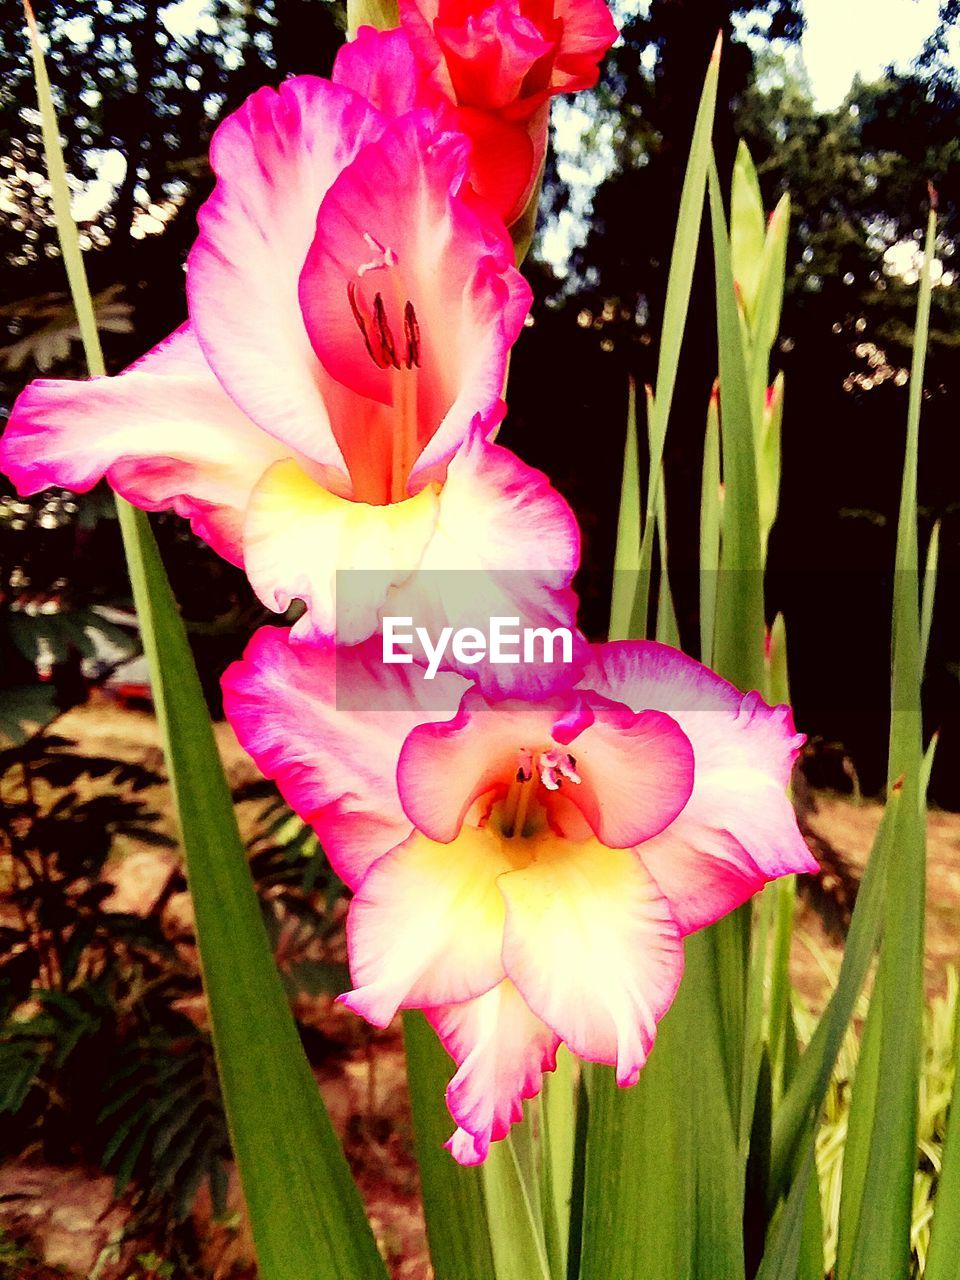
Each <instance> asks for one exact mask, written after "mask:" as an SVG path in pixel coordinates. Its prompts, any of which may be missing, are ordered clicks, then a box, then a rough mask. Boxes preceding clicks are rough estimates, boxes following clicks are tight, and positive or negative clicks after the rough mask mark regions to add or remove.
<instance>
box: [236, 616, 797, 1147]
mask: <svg viewBox="0 0 960 1280" xmlns="http://www.w3.org/2000/svg"><path fill="white" fill-rule="evenodd" d="M368 647H369V646H368ZM394 671H395V669H394V668H390V669H389V670H388V669H387V668H385V667H383V666H380V665H378V663H377V661H376V659H375V657H373V656H372V655H371V654H370V653H369V652H366V651H365V650H364V649H362V648H361V649H359V650H353V651H350V652H344V651H339V652H335V651H333V650H332V649H330V650H327V651H320V650H305V649H303V647H298V646H291V645H290V644H289V643H288V641H287V639H286V638H285V636H284V635H283V634H282V633H280V632H278V631H276V630H267V631H261V632H260V633H258V634H257V635H256V636H255V637H254V639H253V641H252V642H251V645H250V647H249V649H248V651H247V653H246V655H245V657H244V659H243V661H241V662H240V663H237V664H235V665H234V666H233V667H232V668H231V669H230V670H229V671H228V672H227V675H226V677H225V679H224V690H225V705H226V708H227V714H228V716H229V719H230V722H231V723H232V725H233V727H234V729H235V730H236V732H237V734H238V736H239V738H240V741H241V742H242V743H243V744H244V746H245V747H246V748H247V750H248V751H249V752H250V753H251V755H252V756H253V757H254V759H255V760H256V761H257V763H258V765H259V766H260V768H261V769H262V770H263V771H264V773H265V774H266V775H267V776H268V777H270V778H273V779H276V781H277V783H278V785H279V787H280V789H281V791H282V792H283V794H284V795H285V796H286V798H287V800H288V801H289V802H290V803H291V804H292V805H293V806H294V808H295V809H296V810H297V811H298V812H299V813H300V814H301V815H302V816H303V817H304V818H305V819H306V820H307V821H309V822H312V823H313V824H314V826H315V827H316V829H317V831H318V832H319V834H320V837H321V840H322V841H323V845H324V848H325V849H326V850H327V852H328V854H329V856H330V860H331V862H332V864H333V866H334V868H335V869H336V870H337V871H338V873H339V874H340V875H341V876H342V877H343V879H344V880H345V881H346V883H347V884H348V885H349V886H350V888H351V889H352V890H353V892H354V897H353V900H352V902H351V905H350V911H349V917H348V926H347V934H348V943H349V950H350V965H351V973H352V977H353V981H354V983H355V987H354V990H352V991H351V992H350V993H349V994H348V995H346V996H344V997H342V999H343V1001H344V1003H345V1004H347V1005H348V1006H349V1007H350V1008H351V1009H354V1010H355V1011H356V1012H358V1013H361V1014H362V1015H363V1016H364V1017H366V1018H367V1019H368V1020H369V1021H371V1022H373V1023H374V1024H376V1025H378V1026H385V1025H386V1024H387V1023H388V1022H389V1021H390V1020H391V1018H392V1017H393V1016H394V1015H395V1014H396V1012H397V1010H398V1009H401V1008H411V1007H414V1008H422V1009H424V1010H425V1011H426V1014H427V1017H428V1018H429V1020H430V1022H431V1023H432V1024H433V1026H434V1027H435V1028H436V1030H437V1032H438V1034H439V1036H440V1038H441V1040H442V1042H443V1044H444V1045H445V1046H446V1048H447V1050H448V1051H449V1053H450V1054H451V1056H452V1057H453V1059H454V1061H455V1063H456V1066H457V1071H456V1074H455V1075H454V1078H453V1080H452V1082H451V1084H450V1086H449V1088H448V1090H447V1102H448V1105H449V1107H450V1111H451V1113H452V1115H453V1118H454V1120H455V1122H456V1125H457V1129H456V1132H455V1133H454V1135H453V1137H452V1138H451V1140H450V1143H449V1146H450V1149H451V1151H452V1152H453V1154H454V1156H455V1157H456V1159H457V1160H459V1161H460V1162H461V1163H464V1164H472V1163H477V1162H479V1161H481V1160H483V1159H484V1157H485V1156H486V1153H487V1151H488V1149H489V1145H490V1142H491V1141H495V1140H497V1139H499V1138H502V1137H503V1136H504V1135H505V1134H506V1133H507V1131H508V1130H509V1128H510V1125H511V1124H512V1123H513V1122H514V1121H516V1120H517V1119H519V1117H520V1115H521V1103H522V1100H523V1099H524V1098H528V1097H531V1096H533V1095H534V1094H536V1093H537V1092H538V1091H539V1089H540V1087H541V1084H542V1077H543V1072H544V1071H548V1070H551V1069H552V1068H553V1066H554V1064H555V1055H556V1051H557V1047H558V1045H559V1044H560V1043H561V1042H565V1043H566V1044H567V1045H568V1046H569V1047H570V1049H571V1050H573V1052H575V1053H576V1054H578V1055H579V1056H580V1057H581V1058H584V1059H587V1060H590V1061H594V1062H603V1063H609V1064H611V1065H613V1066H614V1067H615V1068H616V1074H617V1080H618V1082H619V1083H620V1084H622V1085H629V1084H632V1083H633V1082H635V1081H636V1079H637V1076H638V1073H639V1071H640V1069H641V1068H642V1066H643V1064H644V1062H645V1061H646V1058H647V1055H648V1053H649V1052H650V1048H651V1046H652V1044H653V1040H654V1036H655V1033H656V1026H657V1022H658V1021H659V1019H660V1018H661V1017H662V1016H663V1014H664V1013H665V1012H666V1010H667V1008H668V1007H669V1005H670V1003H671V1001H672V1000H673V997H674V994H675V992H676V989H677V985H678V983H679V981H680V976H681V973H682V968H683V948H682V939H683V937H684V935H685V934H688V933H690V932H691V931H693V930H695V929H699V928H701V927H702V926H703V925H706V924H708V923H710V922H712V921H714V920H716V919H718V918H719V917H720V916H722V915H723V914H725V913H726V912H728V911H730V910H731V909H732V908H733V907H736V906H738V905H739V904H740V903H742V902H744V901H746V899H747V898H749V897H750V896H751V894H753V893H754V892H756V891H757V890H758V889H759V888H760V887H761V886H762V885H763V884H764V883H765V882H766V881H768V880H770V879H772V878H773V877H776V876H780V875H784V874H787V873H789V872H797V871H811V870H813V869H814V868H815V866H816V864H815V862H814V860H813V858H812V857H811V855H810V852H809V850H808V849H807V847H806V845H805V843H804V841H803V839H802V837H801V835H800V832H799V830H798V828H797V824H796V820H795V817H794V814H793V810H792V807H791V805H790V802H789V800H788V797H787V794H786V785H787V781H788V778H789V775H790V770H791V767H792V764H793V761H794V759H795V757H796V754H797V752H798V750H799V747H800V745H801V744H802V741H803V739H802V737H800V736H798V735H797V734H796V733H795V731H794V728H793V724H792V718H791V715H790V711H789V709H788V708H786V707H776V708H771V707H769V706H767V705H766V704H765V703H764V702H763V701H762V700H761V698H760V697H759V695H758V694H755V693H749V694H747V695H746V696H744V695H743V694H741V693H739V692H738V691H737V690H736V689H735V688H733V686H732V685H730V684H728V683H727V682H726V681H725V680H722V679H720V677H719V676H717V675H715V674H713V673H712V672H711V671H709V670H707V669H706V668H705V667H703V666H701V665H700V664H699V663H697V662H695V661H694V660H693V659H691V658H688V657H685V656H684V655H683V654H680V653H678V652H676V651H675V650H672V649H670V648H667V647H666V646H664V645H660V644H654V643H648V642H644V643H632V642H626V643H620V644H609V645H601V646H596V647H594V648H593V650H592V651H591V658H590V662H589V666H588V669H587V671H586V674H585V676H584V678H583V680H582V682H581V683H580V685H579V686H578V687H577V688H576V689H574V690H573V691H571V692H569V693H567V694H565V695H561V696H557V697H552V698H546V699H541V700H530V701H522V700H519V699H513V700H508V701H503V702H500V703H498V704H491V703H489V702H488V701H486V699H485V698H484V697H483V696H482V695H481V694H480V692H479V691H478V690H477V689H476V688H475V687H473V686H470V685H469V684H468V683H467V682H466V681H465V680H463V679H462V678H461V677H460V676H458V675H456V674H454V673H448V674H447V675H446V676H445V677H444V679H445V680H446V682H447V683H446V686H445V689H444V694H445V696H447V697H451V696H454V697H455V696H456V695H457V694H458V692H459V693H460V694H461V698H460V703H459V710H458V711H457V713H456V715H454V717H453V718H452V719H450V718H447V719H441V718H440V716H439V714H438V713H437V712H436V711H435V710H434V711H431V710H430V709H429V708H426V707H425V706H424V705H423V704H424V695H423V692H422V689H423V686H422V684H419V685H418V684H417V683H416V682H411V680H410V677H409V674H404V675H399V676H397V675H395V674H394ZM343 682H346V683H347V684H349V685H350V687H351V688H352V690H353V691H354V695H355V698H356V697H357V696H359V697H360V698H361V699H362V706H363V707H364V708H367V709H364V710H360V711H351V712H350V714H349V715H346V714H344V713H343V712H342V711H338V710H337V706H336V698H335V685H336V684H339V685H340V687H341V688H343V687H344V683H343ZM358 705H360V704H358ZM448 705H449V704H448Z"/></svg>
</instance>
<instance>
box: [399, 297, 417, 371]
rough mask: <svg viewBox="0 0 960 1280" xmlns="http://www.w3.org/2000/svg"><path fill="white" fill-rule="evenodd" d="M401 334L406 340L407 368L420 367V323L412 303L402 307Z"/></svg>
mask: <svg viewBox="0 0 960 1280" xmlns="http://www.w3.org/2000/svg"><path fill="white" fill-rule="evenodd" d="M403 335H404V337H405V338H406V340H407V368H408V369H413V368H417V369H419V368H420V324H419V321H418V320H417V313H416V311H414V309H413V303H412V302H409V301H408V302H407V305H406V306H405V307H404V309H403Z"/></svg>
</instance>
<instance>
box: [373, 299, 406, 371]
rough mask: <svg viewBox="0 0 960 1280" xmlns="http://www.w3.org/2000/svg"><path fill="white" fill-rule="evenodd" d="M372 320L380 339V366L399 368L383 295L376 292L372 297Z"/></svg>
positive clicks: (383, 367)
mask: <svg viewBox="0 0 960 1280" xmlns="http://www.w3.org/2000/svg"><path fill="white" fill-rule="evenodd" d="M373 322H374V324H375V325H376V331H377V337H378V338H379V339H380V350H381V351H382V353H383V361H384V362H383V364H382V365H381V366H380V367H381V368H382V369H386V368H387V366H388V365H392V366H393V368H394V369H399V368H400V361H399V360H398V358H397V347H396V343H395V342H394V341H393V333H392V331H391V329H390V324H389V321H388V320H387V310H386V307H384V305H383V295H382V294H380V293H378V294H377V295H376V297H375V298H374V299H373Z"/></svg>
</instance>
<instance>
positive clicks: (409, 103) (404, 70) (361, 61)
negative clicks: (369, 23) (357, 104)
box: [331, 27, 420, 116]
mask: <svg viewBox="0 0 960 1280" xmlns="http://www.w3.org/2000/svg"><path fill="white" fill-rule="evenodd" d="M331 79H332V80H333V82H334V84H342V85H345V86H346V87H347V88H348V89H353V90H354V91H355V92H357V93H359V94H360V96H361V97H363V98H366V100H367V101H368V102H371V103H373V105H374V106H375V107H376V108H377V110H378V111H382V112H383V114H384V115H386V116H402V115H406V113H407V112H408V111H412V110H413V109H414V107H416V106H418V105H420V104H419V102H418V90H419V85H420V77H419V75H418V71H417V61H416V58H415V57H414V56H413V50H412V48H411V47H410V40H409V37H408V36H407V33H406V32H405V31H404V30H403V29H402V28H401V27H394V28H393V29H392V30H390V31H378V30H377V29H376V27H360V28H359V29H358V30H357V34H356V36H355V37H354V38H353V39H352V40H348V41H347V43H346V44H344V45H341V46H340V51H339V52H338V54H337V58H336V61H335V62H334V64H333V75H332V77H331Z"/></svg>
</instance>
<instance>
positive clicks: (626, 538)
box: [610, 378, 643, 640]
mask: <svg viewBox="0 0 960 1280" xmlns="http://www.w3.org/2000/svg"><path fill="white" fill-rule="evenodd" d="M642 502H643V498H642V495H641V493H640V459H639V449H638V446H637V384H636V382H635V381H634V380H633V378H631V379H630V385H629V390H628V393H627V439H626V443H625V445H624V450H623V479H622V480H621V482H620V515H619V518H618V520H617V548H616V551H615V552H614V558H613V595H612V597H611V600H610V639H611V640H626V639H627V637H628V636H629V634H630V618H631V614H632V612H633V601H634V596H635V594H636V590H637V570H638V569H639V568H640V533H641V519H642V517H641V504H642Z"/></svg>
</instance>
